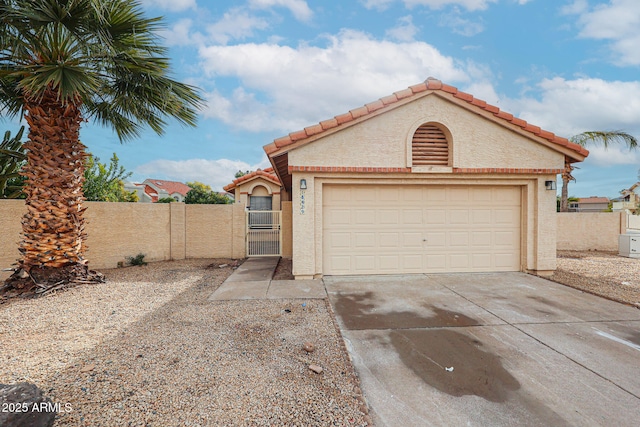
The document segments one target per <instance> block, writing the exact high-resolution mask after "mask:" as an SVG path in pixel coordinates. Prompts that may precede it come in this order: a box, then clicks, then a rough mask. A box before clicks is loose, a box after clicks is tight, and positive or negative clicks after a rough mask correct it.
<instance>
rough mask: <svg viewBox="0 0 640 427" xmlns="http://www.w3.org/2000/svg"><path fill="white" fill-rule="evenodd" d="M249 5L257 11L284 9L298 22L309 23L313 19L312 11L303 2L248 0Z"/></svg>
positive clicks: (302, 0) (294, 0)
mask: <svg viewBox="0 0 640 427" xmlns="http://www.w3.org/2000/svg"><path fill="white" fill-rule="evenodd" d="M249 4H250V5H251V6H252V7H255V8H257V9H270V8H272V7H275V6H280V7H284V8H286V9H289V11H291V13H292V14H293V16H295V18H296V19H297V20H299V21H309V20H310V19H311V18H312V17H313V11H312V10H311V9H310V8H309V5H308V4H307V2H306V1H304V0H249Z"/></svg>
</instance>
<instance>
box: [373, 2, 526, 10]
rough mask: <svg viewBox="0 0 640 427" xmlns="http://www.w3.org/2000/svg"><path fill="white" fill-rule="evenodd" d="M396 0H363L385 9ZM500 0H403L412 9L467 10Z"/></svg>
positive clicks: (377, 7) (477, 8)
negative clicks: (454, 7)
mask: <svg viewBox="0 0 640 427" xmlns="http://www.w3.org/2000/svg"><path fill="white" fill-rule="evenodd" d="M394 1H395V0H361V2H362V4H363V5H364V7H366V8H367V9H378V10H385V9H386V8H388V7H389V5H391V3H393V2H394ZM497 1H498V0H402V2H403V3H404V5H405V6H406V7H407V8H409V9H411V8H413V7H415V6H426V7H429V8H431V9H442V8H443V7H445V6H461V7H463V8H465V9H467V10H485V9H486V8H487V7H489V4H490V3H496V2H497ZM527 1H528V0H520V1H519V3H520V4H525V3H526V2H527Z"/></svg>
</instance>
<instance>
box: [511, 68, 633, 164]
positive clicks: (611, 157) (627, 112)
mask: <svg viewBox="0 0 640 427" xmlns="http://www.w3.org/2000/svg"><path fill="white" fill-rule="evenodd" d="M536 93H539V94H540V96H539V98H537V99H533V98H526V97H524V98H520V99H517V100H515V99H511V100H509V99H503V101H504V104H505V105H504V106H500V107H501V108H503V107H504V109H505V110H506V111H509V112H510V113H514V114H517V115H518V116H519V117H520V118H522V119H524V120H527V121H528V122H530V123H532V124H534V125H536V126H540V127H542V128H543V129H546V130H549V131H551V132H554V133H556V134H558V135H561V136H564V137H570V136H572V135H576V134H578V133H581V132H585V131H591V130H622V131H625V132H628V133H630V134H632V135H634V136H636V137H639V136H640V123H639V122H638V119H637V118H638V117H640V82H637V81H636V82H621V81H605V80H601V79H593V78H580V79H574V80H565V79H563V78H559V77H557V78H553V79H545V80H542V81H541V82H540V83H539V84H538V85H537V86H536ZM590 150H591V151H592V154H591V156H590V157H592V161H593V162H594V163H596V162H597V163H598V164H599V165H612V164H621V163H622V162H625V163H633V162H636V163H637V162H639V157H638V153H632V154H629V153H628V151H627V152H625V150H624V149H622V150H620V149H619V147H616V146H612V147H610V148H609V149H608V150H603V149H597V148H596V147H590Z"/></svg>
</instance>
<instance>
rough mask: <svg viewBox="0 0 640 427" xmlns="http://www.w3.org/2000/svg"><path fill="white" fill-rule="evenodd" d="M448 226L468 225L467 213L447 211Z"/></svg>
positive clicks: (463, 211)
mask: <svg viewBox="0 0 640 427" xmlns="http://www.w3.org/2000/svg"><path fill="white" fill-rule="evenodd" d="M449 224H464V225H467V224H469V211H467V210H451V211H449Z"/></svg>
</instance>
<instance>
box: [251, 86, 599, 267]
mask: <svg viewBox="0 0 640 427" xmlns="http://www.w3.org/2000/svg"><path fill="white" fill-rule="evenodd" d="M264 149H265V151H266V153H267V155H268V157H269V160H270V162H271V165H272V166H273V170H274V173H275V175H276V176H277V178H278V180H279V181H280V182H281V183H282V186H283V188H284V191H286V193H288V194H289V195H290V197H291V201H292V233H293V274H294V276H295V277H296V279H308V278H314V277H321V276H323V275H352V274H405V273H439V272H490V271H529V272H535V273H539V274H550V273H551V272H552V271H553V270H555V268H556V175H557V174H559V173H562V171H563V169H564V167H565V163H573V162H580V161H582V160H584V159H585V157H586V156H587V155H588V151H587V150H586V149H585V148H583V147H581V146H580V145H577V144H573V143H571V142H570V141H568V140H567V139H565V138H561V137H558V136H556V135H554V134H553V133H551V132H548V131H545V130H542V129H540V128H539V127H537V126H534V125H532V124H529V123H527V122H526V121H524V120H521V119H518V118H516V117H514V116H513V115H511V114H509V113H506V112H504V111H501V110H500V109H499V108H498V107H495V106H493V105H490V104H487V103H486V102H484V101H481V100H479V99H476V98H474V97H473V96H472V95H470V94H468V93H464V92H461V91H458V90H457V89H456V88H454V87H452V86H449V85H446V84H443V83H442V82H441V81H439V80H436V79H433V78H429V79H427V80H426V81H425V82H423V83H420V84H418V85H415V86H411V87H409V88H407V89H405V90H402V91H399V92H395V93H393V94H391V95H389V96H386V97H384V98H381V99H379V100H377V101H375V102H372V103H370V104H367V105H365V106H363V107H360V108H356V109H354V110H351V111H349V112H348V113H346V114H341V115H338V116H335V117H334V118H332V119H329V120H325V121H322V122H320V123H318V124H315V125H313V126H309V127H307V128H305V129H303V130H300V131H297V132H292V133H290V134H289V135H287V136H284V137H282V138H278V139H276V140H274V141H273V142H272V143H271V144H268V145H266V146H265V147H264ZM247 194H249V193H248V191H247Z"/></svg>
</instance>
